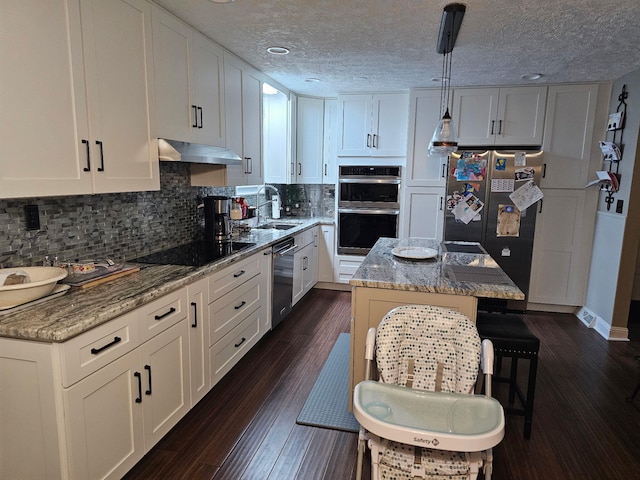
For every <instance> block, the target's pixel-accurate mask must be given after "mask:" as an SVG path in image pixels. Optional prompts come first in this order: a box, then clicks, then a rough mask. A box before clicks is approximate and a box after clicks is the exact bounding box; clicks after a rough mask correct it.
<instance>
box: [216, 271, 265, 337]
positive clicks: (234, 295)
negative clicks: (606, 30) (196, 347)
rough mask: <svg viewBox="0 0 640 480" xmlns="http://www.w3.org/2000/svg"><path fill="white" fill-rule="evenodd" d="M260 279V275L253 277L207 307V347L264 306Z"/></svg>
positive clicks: (263, 289) (263, 292) (263, 293)
mask: <svg viewBox="0 0 640 480" xmlns="http://www.w3.org/2000/svg"><path fill="white" fill-rule="evenodd" d="M262 278H263V277H262V275H257V276H255V277H253V278H252V279H251V280H249V281H248V282H245V283H243V284H242V285H240V286H239V287H238V288H236V289H235V290H233V291H232V292H229V293H227V294H226V295H224V296H223V297H222V298H219V299H218V300H216V301H215V302H213V303H211V304H210V305H209V319H210V320H209V321H210V328H209V346H211V345H213V344H214V343H216V342H217V341H218V340H220V339H221V338H222V337H224V336H225V335H226V334H227V333H228V332H229V331H230V330H231V329H233V328H234V327H235V326H236V325H238V324H239V323H240V322H241V321H242V320H243V319H244V318H245V317H246V316H247V315H248V314H249V313H251V312H253V311H254V310H255V309H256V308H258V307H259V306H260V305H264V304H266V302H265V294H266V292H265V287H264V282H261V280H262Z"/></svg>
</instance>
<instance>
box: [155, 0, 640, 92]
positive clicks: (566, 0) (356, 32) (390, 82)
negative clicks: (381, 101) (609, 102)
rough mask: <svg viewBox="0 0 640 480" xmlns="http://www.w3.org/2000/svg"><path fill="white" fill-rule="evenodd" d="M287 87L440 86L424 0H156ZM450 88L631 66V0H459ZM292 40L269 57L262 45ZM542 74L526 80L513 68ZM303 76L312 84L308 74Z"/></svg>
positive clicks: (635, 30) (435, 23)
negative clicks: (282, 52)
mask: <svg viewBox="0 0 640 480" xmlns="http://www.w3.org/2000/svg"><path fill="white" fill-rule="evenodd" d="M155 1H156V3H158V4H159V5H162V6H163V7H165V8H166V9H167V10H169V11H170V12H172V13H174V14H175V15H176V16H178V17H180V18H181V19H183V20H184V21H185V22H187V23H189V24H190V25H192V26H193V27H195V28H196V29H198V30H200V31H201V32H203V33H204V34H205V35H207V36H208V37H210V38H212V39H213V40H215V41H216V42H217V43H219V44H220V45H222V46H223V47H225V48H226V49H227V50H230V51H231V52H233V53H235V54H236V55H238V56H239V57H241V58H243V59H244V60H246V61H247V62H249V63H250V64H252V65H254V66H255V67H257V68H258V69H259V70H261V71H263V72H264V73H266V74H267V75H269V76H270V77H271V78H273V79H275V80H276V81H278V82H280V83H281V84H282V85H284V86H285V87H287V88H289V89H290V90H292V91H294V92H297V93H300V94H305V95H314V96H335V95H336V94H338V93H342V92H358V91H402V90H406V89H409V88H412V87H438V86H439V83H437V82H434V81H433V80H432V79H434V78H436V79H437V78H438V77H440V75H441V68H442V55H438V54H437V53H436V42H437V35H438V30H439V26H440V18H441V16H442V9H443V8H444V6H445V5H446V4H447V3H450V2H448V1H433V0H339V1H338V0H235V1H234V2H233V3H228V4H218V3H212V2H211V1H210V0H155ZM462 3H465V4H466V6H467V11H466V14H465V17H464V20H463V22H462V28H461V30H460V34H459V36H458V39H457V41H456V45H455V48H454V50H453V68H452V72H453V74H452V79H451V83H452V85H453V86H454V87H455V86H478V85H485V86H486V85H511V84H524V83H565V82H598V81H611V80H615V79H617V78H619V77H620V76H622V75H624V74H626V73H628V72H631V71H634V70H637V69H638V68H640V20H639V19H640V0H616V1H613V0H574V1H570V0H467V1H466V2H465V1H463V2H462ZM270 46H283V47H287V48H289V49H290V51H291V53H290V54H289V55H286V56H272V55H270V54H268V53H267V52H266V49H267V47H270ZM527 73H541V74H543V75H544V76H543V78H542V79H540V80H537V81H535V82H526V81H524V80H522V79H521V76H522V75H523V74H527ZM308 78H318V79H320V82H318V83H310V82H307V81H305V80H306V79H308Z"/></svg>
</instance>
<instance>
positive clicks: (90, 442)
mask: <svg viewBox="0 0 640 480" xmlns="http://www.w3.org/2000/svg"><path fill="white" fill-rule="evenodd" d="M88 333H91V332H88ZM188 341H189V340H188V326H187V323H186V320H185V319H184V318H183V319H182V320H180V321H179V322H178V323H176V324H175V325H173V326H171V327H169V328H168V329H166V330H164V331H162V332H161V333H159V334H158V335H156V336H154V337H153V338H151V339H150V340H148V341H147V342H145V343H143V344H142V345H140V346H139V347H137V348H136V349H134V350H133V351H131V352H129V353H127V354H126V355H123V356H121V357H119V358H118V359H117V360H115V361H113V362H111V363H109V364H108V365H106V366H105V367H103V368H101V369H99V370H98V371H96V372H95V373H92V374H91V375H88V376H87V377H86V378H84V379H82V380H80V381H79V382H77V383H76V384H74V385H72V386H71V387H69V388H65V389H64V390H63V398H64V410H65V412H66V415H65V417H66V419H67V433H68V452H69V470H70V476H71V478H120V477H122V475H123V474H124V473H126V472H127V471H128V470H129V469H130V468H131V467H132V466H133V465H135V463H136V462H137V461H138V460H139V459H140V458H142V456H143V455H144V454H145V453H146V452H147V451H149V450H150V449H151V447H153V446H154V445H155V444H156V443H157V441H158V440H160V438H162V437H163V436H164V435H165V434H166V433H167V432H168V431H169V430H170V429H171V427H173V426H174V425H175V424H176V423H177V422H178V421H179V420H180V419H181V418H182V417H183V416H184V415H185V414H186V413H187V411H188V410H189V408H190V406H191V405H190V402H189V357H188V354H189V348H188Z"/></svg>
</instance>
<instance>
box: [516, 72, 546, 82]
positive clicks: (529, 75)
mask: <svg viewBox="0 0 640 480" xmlns="http://www.w3.org/2000/svg"><path fill="white" fill-rule="evenodd" d="M542 77H544V75H543V74H541V73H525V74H524V75H522V76H521V77H520V78H521V79H522V80H528V81H533V80H540V79H541V78H542Z"/></svg>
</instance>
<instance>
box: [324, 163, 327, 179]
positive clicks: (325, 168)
mask: <svg viewBox="0 0 640 480" xmlns="http://www.w3.org/2000/svg"><path fill="white" fill-rule="evenodd" d="M324 176H325V177H326V176H327V164H326V163H325V164H324Z"/></svg>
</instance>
